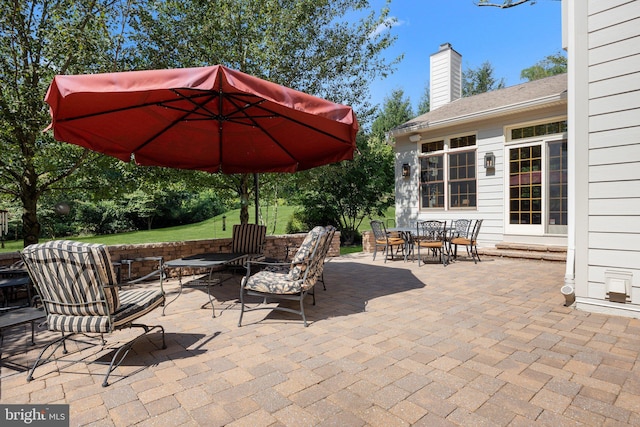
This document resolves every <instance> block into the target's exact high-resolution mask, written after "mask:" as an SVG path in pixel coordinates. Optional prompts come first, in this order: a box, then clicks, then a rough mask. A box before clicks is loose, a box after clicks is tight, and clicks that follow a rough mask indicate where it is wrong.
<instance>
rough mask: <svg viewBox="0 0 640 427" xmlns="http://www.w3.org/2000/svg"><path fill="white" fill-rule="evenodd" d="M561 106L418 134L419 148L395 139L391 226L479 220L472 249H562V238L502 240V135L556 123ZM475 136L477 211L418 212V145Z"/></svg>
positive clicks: (562, 112) (563, 109) (563, 105)
mask: <svg viewBox="0 0 640 427" xmlns="http://www.w3.org/2000/svg"><path fill="white" fill-rule="evenodd" d="M566 108H567V107H566V103H559V104H556V105H553V106H549V107H546V108H539V109H534V110H531V111H527V112H524V113H518V114H511V115H503V116H500V117H496V118H494V119H491V120H482V121H477V122H471V123H465V124H460V125H456V126H447V127H440V128H434V129H428V130H426V131H423V132H422V133H421V137H422V139H421V140H420V141H419V142H411V141H409V139H408V137H407V136H401V137H398V138H396V142H395V156H396V223H397V225H398V226H401V227H415V223H416V221H417V220H426V219H438V220H447V221H451V220H456V219H460V218H470V219H483V220H484V221H483V223H482V228H481V231H480V235H479V236H478V245H479V246H481V247H491V246H495V244H496V243H500V242H503V241H505V240H506V241H511V242H520V243H543V244H544V243H546V244H557V245H566V236H516V235H512V236H506V235H505V191H504V188H505V174H504V167H505V166H504V165H505V161H504V158H505V152H506V148H505V129H507V128H509V127H512V126H519V125H521V124H523V123H530V122H538V121H546V120H547V119H555V120H557V119H558V118H559V117H562V118H564V117H565V115H566ZM474 133H475V134H476V147H477V151H476V179H477V197H478V199H477V202H478V203H477V204H478V206H477V209H451V210H442V209H432V210H431V209H423V210H420V194H419V173H420V164H419V161H418V150H419V146H420V144H422V143H424V142H426V141H430V140H438V139H441V138H446V137H450V136H451V135H456V136H459V135H465V134H474ZM487 152H492V153H493V154H494V155H495V173H487V170H486V169H485V168H484V156H485V154H486V153H487ZM403 163H408V164H409V165H410V167H411V176H410V177H409V178H407V179H403V178H402V165H403Z"/></svg>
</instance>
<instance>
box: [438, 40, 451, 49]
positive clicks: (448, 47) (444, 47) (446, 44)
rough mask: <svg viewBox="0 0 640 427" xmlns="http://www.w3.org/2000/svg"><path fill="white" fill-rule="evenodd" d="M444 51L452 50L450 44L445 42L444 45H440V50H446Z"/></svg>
mask: <svg viewBox="0 0 640 427" xmlns="http://www.w3.org/2000/svg"><path fill="white" fill-rule="evenodd" d="M446 49H452V47H451V43H449V42H446V43H442V44H441V45H440V50H446Z"/></svg>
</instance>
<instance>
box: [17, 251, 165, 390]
mask: <svg viewBox="0 0 640 427" xmlns="http://www.w3.org/2000/svg"><path fill="white" fill-rule="evenodd" d="M20 255H21V257H22V259H23V260H24V263H25V267H26V268H27V270H28V272H29V275H30V276H31V280H32V281H33V284H34V286H35V288H36V291H37V292H38V294H39V296H40V299H41V301H42V304H43V305H44V309H45V313H46V321H47V325H48V328H49V330H50V331H56V332H61V334H62V336H61V337H60V338H58V339H57V340H54V341H53V342H51V343H49V344H48V345H47V346H45V347H44V349H43V350H42V352H41V353H40V355H39V356H38V358H37V359H36V361H35V363H34V365H33V367H32V368H31V370H30V372H29V375H28V376H27V381H31V380H32V379H33V373H34V371H35V369H36V368H37V367H38V366H40V365H42V364H43V363H45V362H46V361H48V360H49V359H52V358H54V355H55V353H56V350H58V348H60V346H62V347H63V351H62V353H63V354H66V353H67V347H66V341H67V340H68V339H69V338H71V337H72V336H74V335H76V334H83V335H88V334H99V336H100V340H99V342H100V343H101V345H102V346H103V348H104V347H105V345H106V341H105V339H104V334H109V333H112V332H114V331H116V330H120V329H125V328H134V327H136V328H142V329H143V330H144V332H143V333H142V334H140V335H138V336H137V337H136V338H134V339H133V340H130V341H128V342H127V343H125V344H123V345H122V346H120V347H119V348H118V349H117V350H116V351H115V352H114V354H113V357H112V358H111V362H110V364H109V369H108V371H107V373H106V374H105V377H104V381H103V383H102V386H103V387H106V386H107V385H109V383H108V381H109V375H110V374H111V373H112V372H113V371H114V370H115V369H116V368H117V367H118V366H119V365H120V364H121V363H122V362H123V361H124V358H125V357H126V355H127V353H128V352H129V350H130V349H131V347H132V346H133V344H134V343H135V342H136V341H137V339H138V338H140V337H142V336H145V335H146V334H148V333H149V332H151V331H153V330H154V329H158V330H159V331H160V332H161V335H162V348H166V344H165V338H164V328H163V327H162V326H148V325H144V324H138V323H134V322H135V321H136V320H138V319H139V318H140V317H142V316H144V315H145V314H147V313H149V312H150V311H152V310H154V309H155V308H157V307H159V306H161V305H162V304H163V303H164V300H165V297H164V291H163V289H162V276H161V278H160V286H159V287H158V288H151V289H149V288H145V289H136V288H128V289H126V290H121V289H120V287H119V286H118V283H117V281H116V274H115V271H114V268H113V265H112V263H111V257H110V255H109V251H108V250H107V248H106V246H104V245H98V244H89V243H80V242H72V241H65V240H60V241H51V242H47V243H43V244H37V245H30V246H27V247H26V248H25V249H24V250H22V252H21V253H20ZM83 342H84V341H83ZM48 351H50V354H49V355H48V356H47V357H44V355H45V354H46V353H47V352H48ZM58 360H61V359H58ZM71 362H76V361H71ZM95 363H98V362H95Z"/></svg>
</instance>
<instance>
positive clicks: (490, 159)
mask: <svg viewBox="0 0 640 427" xmlns="http://www.w3.org/2000/svg"><path fill="white" fill-rule="evenodd" d="M495 167H496V156H495V155H494V154H493V153H491V152H489V153H486V154H485V155H484V168H485V169H493V168H495Z"/></svg>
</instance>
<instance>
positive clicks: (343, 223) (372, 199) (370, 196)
mask: <svg viewBox="0 0 640 427" xmlns="http://www.w3.org/2000/svg"><path fill="white" fill-rule="evenodd" d="M413 117H414V116H413V112H412V110H411V102H410V100H409V98H405V97H404V92H403V91H402V90H401V89H395V90H393V91H392V93H391V95H390V96H388V97H385V100H384V105H383V108H382V110H381V111H380V113H379V114H378V116H377V117H376V119H375V120H374V121H373V124H372V125H371V133H370V135H367V136H365V135H363V134H362V133H361V134H360V135H359V139H358V149H359V151H360V154H359V155H358V156H356V158H355V159H354V161H353V162H343V163H342V164H339V165H332V166H328V167H325V168H322V170H319V171H317V172H316V171H314V179H313V182H314V183H315V188H314V189H312V190H310V191H308V192H307V193H306V194H305V197H304V198H303V200H302V205H303V206H304V214H303V215H302V216H303V217H305V218H307V221H306V222H307V223H308V224H307V225H308V226H311V225H313V224H318V223H327V222H328V223H333V224H334V225H339V226H340V229H341V233H342V236H343V239H344V241H345V242H346V243H351V242H353V241H354V240H355V238H356V235H357V230H358V228H359V227H360V224H362V221H364V219H365V218H371V217H373V216H383V215H384V214H385V211H386V210H387V209H388V208H389V207H390V206H392V205H393V204H394V202H395V200H394V197H393V194H394V184H395V174H394V161H393V159H394V157H393V149H392V147H391V146H390V145H389V144H387V142H386V134H387V132H389V131H390V130H391V129H393V128H394V127H396V126H398V125H400V124H402V123H405V122H406V121H408V120H410V119H411V118H413ZM325 189H329V190H328V191H327V190H325Z"/></svg>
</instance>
